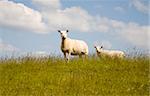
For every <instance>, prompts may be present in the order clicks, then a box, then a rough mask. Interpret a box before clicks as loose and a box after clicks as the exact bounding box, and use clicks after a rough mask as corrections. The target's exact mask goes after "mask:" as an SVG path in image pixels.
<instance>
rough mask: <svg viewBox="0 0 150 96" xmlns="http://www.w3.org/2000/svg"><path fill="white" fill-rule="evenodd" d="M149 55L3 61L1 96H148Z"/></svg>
mask: <svg viewBox="0 0 150 96" xmlns="http://www.w3.org/2000/svg"><path fill="white" fill-rule="evenodd" d="M149 85H150V81H149V58H147V57H139V58H132V59H131V58H128V59H122V60H119V59H113V60H112V59H109V58H104V59H100V58H95V57H90V58H88V59H86V60H81V59H72V60H71V61H70V62H69V63H66V62H65V61H64V60H63V59H61V58H59V57H49V58H39V59H35V58H27V57H26V58H22V59H19V60H16V59H8V60H0V96H149V95H150V94H149Z"/></svg>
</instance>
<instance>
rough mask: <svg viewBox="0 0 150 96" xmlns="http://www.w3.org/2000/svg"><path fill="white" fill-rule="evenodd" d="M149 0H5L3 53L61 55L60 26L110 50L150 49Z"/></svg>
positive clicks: (0, 12)
mask: <svg viewBox="0 0 150 96" xmlns="http://www.w3.org/2000/svg"><path fill="white" fill-rule="evenodd" d="M148 4H149V2H148V0H1V1H0V54H1V55H0V56H5V55H8V54H9V55H10V54H14V53H16V54H25V53H28V52H32V53H36V54H41V53H42V54H57V55H62V53H61V50H60V42H61V38H60V36H59V33H58V32H57V30H66V29H68V30H69V33H68V37H70V38H73V39H82V40H84V41H86V42H87V44H88V46H89V50H90V53H94V52H95V50H94V48H93V45H103V46H104V48H106V49H116V50H122V51H127V50H129V49H133V48H134V47H136V48H138V49H140V50H147V49H149V45H148V35H149V29H150V26H149V22H148V20H149V18H148V16H149V13H148V11H149V6H148Z"/></svg>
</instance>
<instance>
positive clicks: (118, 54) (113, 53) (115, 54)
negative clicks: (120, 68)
mask: <svg viewBox="0 0 150 96" xmlns="http://www.w3.org/2000/svg"><path fill="white" fill-rule="evenodd" d="M94 48H95V49H96V53H97V56H101V57H110V58H124V57H125V53H124V52H123V51H118V50H104V49H103V46H101V47H99V46H94Z"/></svg>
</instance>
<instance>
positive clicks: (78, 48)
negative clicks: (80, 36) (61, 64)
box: [58, 30, 88, 61]
mask: <svg viewBox="0 0 150 96" xmlns="http://www.w3.org/2000/svg"><path fill="white" fill-rule="evenodd" d="M58 32H59V33H60V35H61V38H62V41H61V50H62V52H63V54H64V58H65V59H67V61H68V60H69V56H70V55H79V57H82V55H88V46H87V44H86V43H85V42H84V41H82V40H75V39H70V38H68V37H67V33H68V32H69V31H68V30H66V31H60V30H58Z"/></svg>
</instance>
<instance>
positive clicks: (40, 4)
mask: <svg viewBox="0 0 150 96" xmlns="http://www.w3.org/2000/svg"><path fill="white" fill-rule="evenodd" d="M32 3H33V4H34V5H35V6H37V8H38V9H39V10H40V11H53V10H57V9H60V7H61V4H60V1H59V0H32Z"/></svg>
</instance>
